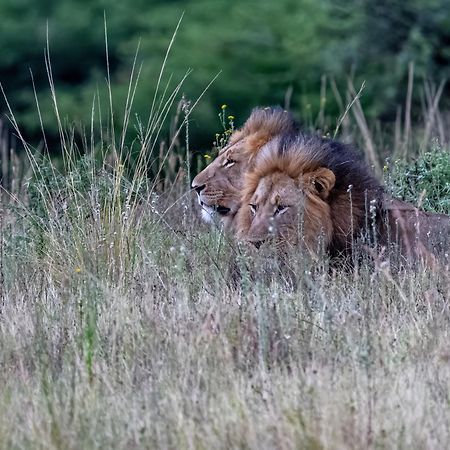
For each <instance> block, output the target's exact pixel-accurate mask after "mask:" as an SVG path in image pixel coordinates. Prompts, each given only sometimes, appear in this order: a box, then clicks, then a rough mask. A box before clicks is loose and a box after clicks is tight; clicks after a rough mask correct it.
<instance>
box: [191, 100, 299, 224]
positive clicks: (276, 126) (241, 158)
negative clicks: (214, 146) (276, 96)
mask: <svg viewBox="0 0 450 450" xmlns="http://www.w3.org/2000/svg"><path fill="white" fill-rule="evenodd" d="M297 132H298V125H297V123H296V122H295V120H294V119H293V117H292V115H291V114H290V113H289V112H287V111H285V110H283V109H281V108H278V107H273V108H255V109H254V110H253V111H252V113H251V115H250V117H249V118H248V119H247V121H246V122H245V124H244V125H243V127H242V128H241V129H239V130H236V131H234V132H233V133H232V135H231V136H230V140H229V143H228V145H227V146H226V147H224V148H223V149H222V150H221V151H220V152H219V155H218V156H217V157H216V158H215V159H214V161H213V162H212V163H211V164H209V165H208V166H207V167H206V168H205V169H204V170H203V171H201V172H200V173H199V174H198V175H197V176H196V177H195V178H194V180H193V181H192V188H193V189H195V191H196V192H197V198H198V203H199V205H200V207H201V209H202V218H203V220H204V221H205V222H213V223H217V222H219V223H220V224H221V225H222V226H223V227H224V228H225V229H232V228H233V224H234V220H235V216H236V213H237V211H238V210H239V207H240V204H241V196H242V195H241V194H242V188H243V182H244V173H245V172H246V170H247V169H248V168H251V166H252V159H253V157H254V156H255V155H256V154H257V152H258V151H259V149H260V148H261V147H262V146H263V145H265V144H266V143H267V142H269V141H270V140H271V139H273V138H274V137H276V136H279V135H283V134H291V133H297Z"/></svg>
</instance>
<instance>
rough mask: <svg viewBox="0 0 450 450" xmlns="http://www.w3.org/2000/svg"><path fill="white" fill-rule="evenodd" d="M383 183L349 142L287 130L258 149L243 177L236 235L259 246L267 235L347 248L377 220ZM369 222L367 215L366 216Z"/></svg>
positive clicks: (313, 246) (314, 247)
mask: <svg viewBox="0 0 450 450" xmlns="http://www.w3.org/2000/svg"><path fill="white" fill-rule="evenodd" d="M382 196H383V188H382V186H381V185H380V183H379V182H378V181H377V180H376V178H375V177H374V176H373V175H372V174H371V172H370V170H369V168H368V167H367V166H366V164H365V163H364V162H363V161H362V160H361V158H360V157H359V156H358V155H357V154H356V153H355V152H354V151H353V150H352V149H351V147H349V146H347V145H344V144H341V143H339V142H337V141H332V140H327V139H323V138H320V137H317V136H306V135H297V136H294V137H292V136H287V137H281V138H276V139H273V140H272V141H270V142H269V143H268V144H266V145H265V146H264V148H263V149H261V151H260V152H259V154H258V156H257V158H256V160H255V162H254V166H253V169H252V170H249V172H248V173H247V176H246V179H245V187H244V191H243V198H242V207H241V209H240V210H239V212H238V214H237V219H236V222H237V224H236V227H237V230H238V231H237V235H238V238H239V239H241V240H244V241H248V242H253V243H255V244H256V245H257V246H259V245H260V244H261V243H262V242H264V241H266V240H267V239H268V238H269V237H273V238H275V240H276V242H278V243H279V242H284V243H288V244H291V245H297V244H301V245H302V246H304V247H305V248H306V249H307V250H308V251H309V252H310V253H311V254H317V253H318V251H319V250H320V249H321V248H324V249H325V250H326V251H327V252H328V253H330V254H331V255H332V256H335V255H336V256H337V255H340V254H347V253H349V251H351V249H352V246H353V244H354V242H355V240H356V239H357V238H358V237H359V234H361V233H362V232H363V231H364V232H368V233H369V234H370V233H371V231H372V227H371V226H370V224H368V220H367V217H368V216H369V217H371V218H372V221H375V222H377V221H378V220H379V212H380V210H381V205H382V198H383V197H382ZM369 222H371V221H369Z"/></svg>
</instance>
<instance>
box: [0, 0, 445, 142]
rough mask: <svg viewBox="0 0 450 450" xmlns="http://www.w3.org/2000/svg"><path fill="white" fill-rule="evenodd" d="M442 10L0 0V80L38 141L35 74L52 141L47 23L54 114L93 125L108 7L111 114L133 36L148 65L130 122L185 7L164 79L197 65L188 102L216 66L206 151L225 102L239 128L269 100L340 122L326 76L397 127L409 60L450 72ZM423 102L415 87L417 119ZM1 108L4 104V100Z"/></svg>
mask: <svg viewBox="0 0 450 450" xmlns="http://www.w3.org/2000/svg"><path fill="white" fill-rule="evenodd" d="M449 8H450V0H410V1H408V2H405V1H402V0H389V1H388V0H345V1H344V0H338V1H336V0H278V1H276V2H274V1H273V0H260V1H258V2H253V1H248V0H241V1H239V2H230V1H229V0H184V1H178V0H135V1H134V2H132V3H127V2H123V1H118V0H60V1H58V2H56V1H53V0H39V1H38V2H36V1H35V0H0V17H1V21H2V26H1V27H0V42H1V49H2V50H1V54H0V81H1V83H2V85H3V88H4V90H5V92H6V94H7V96H8V99H9V101H10V103H11V105H12V107H13V109H14V113H15V114H16V116H17V119H18V121H19V123H20V125H21V126H22V127H23V130H24V134H25V136H26V137H27V139H28V140H30V142H33V143H35V144H36V145H37V144H38V142H39V140H40V139H41V132H40V125H39V120H38V116H37V112H36V101H35V98H34V93H33V89H32V83H31V76H30V70H31V71H32V73H33V77H34V82H35V86H36V91H37V97H38V100H39V104H40V108H41V111H42V114H43V121H44V127H45V130H46V133H47V137H48V139H49V140H50V142H52V139H53V140H54V141H53V142H55V143H56V142H57V137H58V129H57V123H56V120H55V118H54V114H53V108H52V104H51V95H50V89H49V83H48V77H47V73H46V68H45V62H44V48H45V46H46V29H47V23H48V33H49V43H50V55H51V65H52V71H53V78H54V82H55V87H56V92H57V97H58V103H59V108H60V113H61V115H62V116H63V117H65V118H66V117H67V118H68V120H69V121H70V123H71V124H75V126H79V124H81V123H84V124H86V123H87V124H89V120H90V116H91V108H92V101H93V97H94V94H95V93H96V92H98V93H100V96H101V97H102V98H107V95H105V94H106V89H107V88H106V83H105V77H106V58H105V40H104V18H103V17H104V13H106V16H107V23H108V45H109V63H110V70H111V78H112V84H113V93H114V96H115V105H117V106H118V108H117V109H118V110H117V114H118V115H120V111H121V110H123V105H124V104H125V98H126V93H127V89H128V80H129V75H130V71H131V67H132V65H133V58H134V54H135V51H136V48H137V46H138V43H139V42H140V50H139V55H138V64H140V63H141V62H142V64H143V66H142V71H141V74H140V81H139V88H138V95H137V97H136V99H135V104H134V109H133V115H132V119H133V120H136V119H135V118H136V117H142V118H143V119H144V120H146V115H148V111H149V109H150V106H151V101H152V98H153V94H154V90H155V87H156V83H157V79H158V74H159V71H160V67H161V63H162V61H163V59H164V55H165V52H166V50H167V47H168V44H169V42H170V39H171V36H172V33H173V31H174V29H175V27H176V24H177V22H178V20H179V18H180V16H181V15H182V13H183V12H184V13H185V16H184V18H183V21H182V24H181V27H180V30H179V33H178V35H177V37H176V41H175V44H174V47H173V51H172V52H171V55H170V57H169V61H168V65H167V69H166V77H165V80H166V81H167V80H168V78H169V77H170V76H171V75H173V77H172V81H171V88H173V87H174V86H175V85H176V83H177V82H178V81H179V80H180V79H181V78H182V76H183V75H184V74H185V73H186V71H187V70H188V69H189V68H191V69H193V71H192V73H191V74H190V75H189V77H188V79H187V81H186V83H185V84H184V85H183V89H182V91H183V93H184V94H185V96H186V98H188V99H192V100H195V99H196V98H197V97H198V96H199V95H200V93H201V92H202V91H203V89H204V88H205V87H206V86H207V85H208V83H209V82H210V81H211V80H212V78H213V77H214V76H215V75H216V74H217V73H218V72H219V71H221V74H220V75H219V77H218V78H217V80H216V81H215V82H214V83H213V84H212V86H211V87H210V88H209V89H208V91H207V92H206V94H205V95H204V97H203V99H202V101H201V102H200V103H199V105H198V106H197V108H196V110H195V113H194V114H193V116H192V118H193V120H192V122H191V125H190V130H189V132H190V139H191V142H193V145H194V146H197V147H198V148H210V147H211V142H212V140H213V136H214V133H215V132H216V131H218V128H220V123H219V120H218V117H217V113H218V111H219V110H220V105H222V104H224V103H226V104H227V105H228V109H227V111H228V113H229V114H232V115H234V116H235V117H236V124H237V125H240V124H241V123H242V122H243V121H244V120H245V118H246V117H247V116H248V114H249V112H250V110H251V109H252V107H254V106H255V105H271V104H281V105H284V106H286V107H289V108H291V109H292V111H293V112H294V114H295V115H296V116H297V117H299V118H308V117H310V118H311V119H312V121H313V120H314V117H316V115H317V114H318V113H319V111H320V107H321V106H323V102H325V101H326V103H327V108H326V109H327V114H329V115H330V117H331V118H332V119H333V120H334V124H335V123H336V119H337V117H338V116H339V108H338V105H337V104H336V99H335V96H334V95H333V93H332V92H331V89H330V86H331V84H329V83H324V76H325V77H326V80H327V81H330V80H334V81H335V82H336V86H337V88H338V89H339V90H344V91H345V89H346V86H347V79H348V78H349V77H350V78H352V79H353V82H354V85H355V86H356V87H357V88H358V87H359V86H360V84H361V82H362V81H363V80H365V82H366V87H365V89H364V92H363V95H362V98H361V102H362V104H363V107H364V111H365V114H366V115H367V116H368V117H369V118H371V119H377V120H378V119H379V121H380V122H385V123H393V122H394V120H395V117H396V114H398V105H399V104H404V99H405V95H406V86H407V81H408V64H409V63H410V62H414V67H415V70H414V79H415V85H416V86H417V85H419V86H420V85H422V84H423V80H424V79H428V80H431V81H432V82H433V83H435V84H436V85H438V84H439V83H440V82H441V81H442V80H444V79H446V78H448V76H449V74H450V14H449V11H450V9H449ZM325 86H327V92H326V95H324V94H325V92H324V87H325ZM169 89H170V88H169ZM445 93H448V89H447V88H445V91H444V95H443V96H442V99H441V106H442V105H443V104H445V102H447V105H446V106H448V100H446V98H447V99H448V96H446V95H445ZM325 99H326V100H325ZM423 101H424V99H423V94H421V90H420V89H417V90H416V89H415V90H414V95H413V114H412V117H413V120H414V118H416V119H418V116H419V115H420V114H421V111H422V109H423V108H422V109H421V102H422V103H423ZM321 102H322V105H321ZM345 102H346V99H345V97H344V103H345ZM105 109H107V108H105ZM0 110H1V112H2V113H5V112H6V103H5V101H4V99H1V100H0ZM371 123H375V122H371ZM56 147H57V146H56V144H55V148H56Z"/></svg>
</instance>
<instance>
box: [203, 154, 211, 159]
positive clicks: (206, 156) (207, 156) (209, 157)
mask: <svg viewBox="0 0 450 450" xmlns="http://www.w3.org/2000/svg"><path fill="white" fill-rule="evenodd" d="M203 156H204V157H205V158H206V159H211V156H210V155H208V154H206V155H203Z"/></svg>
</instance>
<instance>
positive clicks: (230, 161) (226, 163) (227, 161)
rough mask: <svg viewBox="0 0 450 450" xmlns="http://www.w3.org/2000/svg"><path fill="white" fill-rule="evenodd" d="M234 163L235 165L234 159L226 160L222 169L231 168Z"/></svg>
mask: <svg viewBox="0 0 450 450" xmlns="http://www.w3.org/2000/svg"><path fill="white" fill-rule="evenodd" d="M235 163H236V161H235V160H234V159H231V158H227V159H226V160H225V164H224V167H231V166H234V164H235Z"/></svg>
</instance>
